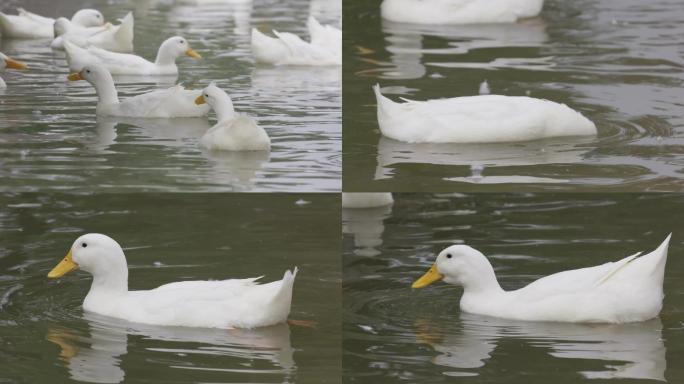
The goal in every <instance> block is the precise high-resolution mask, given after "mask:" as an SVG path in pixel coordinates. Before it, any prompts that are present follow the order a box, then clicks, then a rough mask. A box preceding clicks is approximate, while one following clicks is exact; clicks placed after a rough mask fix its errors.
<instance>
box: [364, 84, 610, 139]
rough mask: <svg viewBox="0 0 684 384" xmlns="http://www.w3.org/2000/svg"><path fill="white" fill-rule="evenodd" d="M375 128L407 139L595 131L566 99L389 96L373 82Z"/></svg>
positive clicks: (519, 136)
mask: <svg viewBox="0 0 684 384" xmlns="http://www.w3.org/2000/svg"><path fill="white" fill-rule="evenodd" d="M373 89H374V91H375V95H376V99H377V117H378V124H379V126H380V131H381V132H382V134H383V135H384V136H386V137H389V138H390V139H394V140H399V141H403V142H407V143H498V142H516V141H528V140H538V139H544V138H550V137H565V136H595V135H596V132H597V131H596V125H594V123H593V122H591V121H590V120H589V119H587V118H586V117H584V116H583V115H582V114H581V113H579V112H577V111H575V110H573V109H571V108H570V107H568V106H566V105H565V104H559V103H555V102H552V101H549V100H543V99H535V98H531V97H526V96H501V95H479V96H466V97H455V98H450V99H435V100H428V101H413V100H406V99H404V101H405V102H404V103H397V102H394V101H392V100H390V99H388V98H387V97H385V96H383V95H382V93H381V92H380V87H379V86H378V85H375V86H374V88H373Z"/></svg>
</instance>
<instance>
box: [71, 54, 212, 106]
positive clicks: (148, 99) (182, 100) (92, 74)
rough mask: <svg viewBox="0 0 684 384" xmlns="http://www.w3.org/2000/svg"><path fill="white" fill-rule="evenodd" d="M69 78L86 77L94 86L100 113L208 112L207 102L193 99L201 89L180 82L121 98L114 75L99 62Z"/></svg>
mask: <svg viewBox="0 0 684 384" xmlns="http://www.w3.org/2000/svg"><path fill="white" fill-rule="evenodd" d="M69 80H72V81H77V80H86V81H88V82H89V83H90V84H92V85H93V86H94V87H95V91H96V92H97V96H98V102H97V108H96V113H97V114H98V115H100V116H123V117H144V118H174V117H200V116H205V115H206V114H207V113H209V107H208V106H206V105H195V103H194V102H193V101H194V100H195V99H196V98H197V97H198V96H200V95H201V92H200V91H189V90H186V89H184V88H183V87H182V86H180V85H176V86H173V87H171V88H168V89H161V90H156V91H152V92H148V93H144V94H142V95H137V96H133V97H129V98H127V99H125V100H122V101H120V100H119V96H118V93H117V91H116V87H115V86H114V79H112V75H111V74H110V73H109V72H108V71H107V70H106V69H105V68H103V67H101V66H99V65H87V66H85V67H84V68H83V69H82V70H81V72H78V73H73V74H71V75H69Z"/></svg>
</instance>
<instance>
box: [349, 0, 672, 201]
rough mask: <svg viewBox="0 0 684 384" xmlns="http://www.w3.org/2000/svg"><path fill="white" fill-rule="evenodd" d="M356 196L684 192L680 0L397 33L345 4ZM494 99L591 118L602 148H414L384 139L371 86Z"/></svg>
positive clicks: (589, 1) (556, 144)
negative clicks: (482, 93)
mask: <svg viewBox="0 0 684 384" xmlns="http://www.w3.org/2000/svg"><path fill="white" fill-rule="evenodd" d="M345 4H346V6H345V16H346V18H345V27H346V28H345V30H344V39H345V40H344V47H345V51H344V54H345V56H344V59H345V66H344V100H345V112H344V121H345V128H344V131H345V133H344V153H345V172H344V182H345V190H349V191H369V190H376V191H388V190H389V191H406V192H413V191H426V192H435V191H454V190H458V191H471V190H472V191H519V190H521V188H523V189H524V190H526V191H544V190H551V191H558V190H563V191H586V190H600V191H606V190H614V191H643V190H654V191H658V190H661V191H678V190H681V189H682V185H684V176H683V175H684V173H683V172H682V170H683V169H684V157H683V156H682V153H684V147H683V146H682V144H683V140H682V138H683V137H684V136H683V135H684V117H683V116H684V106H683V105H682V103H681V99H682V96H683V95H684V90H683V87H684V71H683V70H682V69H683V68H684V59H683V58H684V48H683V46H682V44H681V42H682V36H684V23H682V21H683V20H684V10H683V9H682V6H681V5H682V4H681V2H680V1H678V0H656V1H649V2H647V3H646V2H643V1H637V0H626V1H623V0H579V1H571V2H568V1H560V0H548V1H546V4H545V6H544V10H543V12H542V14H541V15H540V16H539V17H537V18H534V19H529V20H524V21H522V22H519V23H517V24H508V25H506V24H501V25H469V26H425V25H415V24H401V23H392V22H387V21H385V20H382V19H381V17H380V15H379V5H380V1H379V0H373V1H348V2H346V3H345ZM485 80H486V81H487V82H488V84H489V87H490V89H491V92H492V93H496V94H503V95H509V96H523V95H529V96H532V97H537V98H546V99H549V100H553V101H556V102H560V103H566V104H567V105H569V106H570V107H572V108H574V109H576V110H578V111H580V112H582V113H583V114H584V115H585V116H587V117H588V118H589V119H591V120H592V121H594V122H595V123H596V125H597V127H598V137H595V138H582V139H570V138H565V139H560V140H559V139H555V140H542V141H534V142H524V143H508V144H491V145H457V144H421V145H409V144H404V143H401V142H398V141H394V140H391V139H387V138H384V137H381V135H380V131H379V128H378V125H377V119H376V104H375V97H374V96H373V92H372V91H371V85H373V84H375V83H379V84H380V85H381V86H382V89H383V92H384V93H385V94H386V95H387V96H388V97H390V98H392V99H393V100H395V101H396V100H398V98H399V97H400V96H401V97H406V98H409V99H415V100H426V99H434V98H445V97H457V96H473V95H477V94H478V92H479V88H480V84H481V83H482V82H484V81H485Z"/></svg>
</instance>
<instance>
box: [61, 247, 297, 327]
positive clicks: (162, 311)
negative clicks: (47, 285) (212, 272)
mask: <svg viewBox="0 0 684 384" xmlns="http://www.w3.org/2000/svg"><path fill="white" fill-rule="evenodd" d="M84 244H85V246H84ZM79 268H80V269H83V270H85V271H86V272H89V273H90V274H92V275H93V282H92V285H91V287H90V291H89V292H88V294H87V295H86V297H85V300H84V301H83V309H84V310H85V311H88V312H93V313H97V314H100V315H105V316H110V317H115V318H119V319H124V320H127V321H132V322H136V323H143V324H154V325H166V326H184V327H206V328H256V327H265V326H270V325H275V324H278V323H283V322H285V321H287V317H288V315H289V313H290V306H291V302H292V288H293V286H294V280H295V276H296V275H297V268H295V269H294V270H293V272H290V271H286V272H285V274H284V276H283V279H282V280H279V281H273V282H270V283H267V284H259V283H258V282H257V280H259V279H260V278H259V277H257V278H250V279H231V280H217V281H182V282H175V283H170V284H165V285H162V286H160V287H158V288H155V289H151V290H146V291H129V290H128V265H127V263H126V257H125V255H124V253H123V250H122V249H121V246H120V245H119V244H118V243H116V241H114V240H113V239H112V238H110V237H108V236H105V235H101V234H96V233H90V234H87V235H83V236H81V237H79V238H78V239H77V240H76V241H75V242H74V244H73V245H72V247H71V249H70V251H69V253H68V254H67V256H66V257H65V258H64V259H63V260H62V262H60V264H58V265H57V266H56V267H55V268H54V269H53V270H52V271H51V272H50V273H49V274H48V277H50V278H58V277H61V276H63V275H64V274H66V273H69V272H71V271H73V270H75V269H79Z"/></svg>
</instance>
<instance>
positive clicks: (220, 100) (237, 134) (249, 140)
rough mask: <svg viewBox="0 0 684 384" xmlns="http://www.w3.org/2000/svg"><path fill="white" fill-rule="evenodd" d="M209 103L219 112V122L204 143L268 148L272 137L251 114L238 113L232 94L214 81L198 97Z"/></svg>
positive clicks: (215, 146)
mask: <svg viewBox="0 0 684 384" xmlns="http://www.w3.org/2000/svg"><path fill="white" fill-rule="evenodd" d="M195 103H197V104H200V105H201V104H208V105H210V106H211V108H212V109H213V110H214V112H216V117H217V119H218V122H217V123H216V125H214V126H213V127H211V128H210V129H209V130H208V131H207V132H206V133H205V134H204V135H203V136H202V137H201V138H200V144H201V145H202V146H203V147H205V148H207V149H209V150H223V151H268V150H269V149H270V148H271V139H270V138H269V137H268V134H267V133H266V131H265V130H264V129H263V128H261V127H260V126H259V125H257V123H256V121H254V119H252V118H251V117H249V116H247V115H245V114H241V113H236V112H235V109H234V108H233V102H232V100H231V99H230V96H228V94H227V93H226V92H224V91H223V90H222V89H220V88H218V87H217V86H215V85H214V84H213V83H212V84H210V85H209V86H208V87H206V88H205V89H204V90H202V92H201V94H200V96H199V97H197V99H195Z"/></svg>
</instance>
